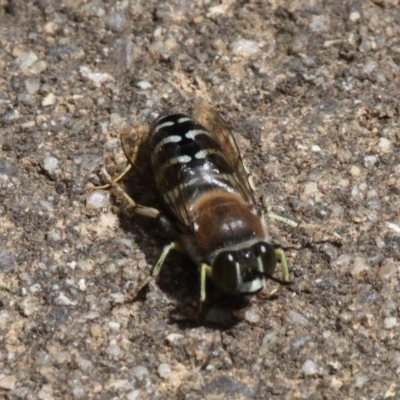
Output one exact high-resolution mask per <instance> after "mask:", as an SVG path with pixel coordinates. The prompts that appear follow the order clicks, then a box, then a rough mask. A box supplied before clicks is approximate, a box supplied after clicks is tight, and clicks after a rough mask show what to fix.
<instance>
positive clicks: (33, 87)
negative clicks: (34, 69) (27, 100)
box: [25, 77, 40, 94]
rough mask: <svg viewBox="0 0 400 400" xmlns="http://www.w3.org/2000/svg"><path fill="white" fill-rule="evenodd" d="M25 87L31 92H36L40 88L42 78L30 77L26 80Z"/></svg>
mask: <svg viewBox="0 0 400 400" xmlns="http://www.w3.org/2000/svg"><path fill="white" fill-rule="evenodd" d="M25 88H26V91H27V92H28V93H29V94H35V93H36V92H37V91H38V90H39V89H40V80H39V79H38V78H36V77H31V78H28V79H27V80H26V81H25Z"/></svg>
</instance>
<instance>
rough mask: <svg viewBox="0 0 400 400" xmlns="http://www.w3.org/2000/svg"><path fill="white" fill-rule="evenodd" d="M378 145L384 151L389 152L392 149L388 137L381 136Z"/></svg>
mask: <svg viewBox="0 0 400 400" xmlns="http://www.w3.org/2000/svg"><path fill="white" fill-rule="evenodd" d="M378 147H379V148H380V149H381V151H382V153H389V152H390V150H391V143H390V140H389V139H386V138H380V139H379V142H378Z"/></svg>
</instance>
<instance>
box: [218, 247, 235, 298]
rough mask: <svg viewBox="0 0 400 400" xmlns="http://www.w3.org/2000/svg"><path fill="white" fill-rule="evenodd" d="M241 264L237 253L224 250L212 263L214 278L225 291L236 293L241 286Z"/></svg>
mask: <svg viewBox="0 0 400 400" xmlns="http://www.w3.org/2000/svg"><path fill="white" fill-rule="evenodd" d="M239 273H240V268H239V264H238V261H237V257H236V254H235V253H233V252H230V251H224V252H222V253H220V254H218V255H217V257H215V260H214V262H213V264H212V280H213V281H214V282H215V284H216V285H217V286H218V287H219V288H220V289H221V290H223V291H224V292H225V293H235V292H236V290H237V287H238V286H239V282H240V276H238V274H239Z"/></svg>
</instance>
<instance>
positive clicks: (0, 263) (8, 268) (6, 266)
mask: <svg viewBox="0 0 400 400" xmlns="http://www.w3.org/2000/svg"><path fill="white" fill-rule="evenodd" d="M16 266H17V262H16V261H15V258H14V256H13V255H11V254H9V253H7V252H5V251H4V250H3V249H1V248H0V272H3V273H6V274H7V273H11V272H13V271H14V270H15V267H16Z"/></svg>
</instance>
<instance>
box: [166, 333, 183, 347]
mask: <svg viewBox="0 0 400 400" xmlns="http://www.w3.org/2000/svg"><path fill="white" fill-rule="evenodd" d="M183 338H184V336H183V335H182V334H181V333H170V334H169V335H168V336H167V337H166V338H165V340H166V342H167V343H168V344H170V345H174V346H177V345H179V344H181V343H182V340H183Z"/></svg>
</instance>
